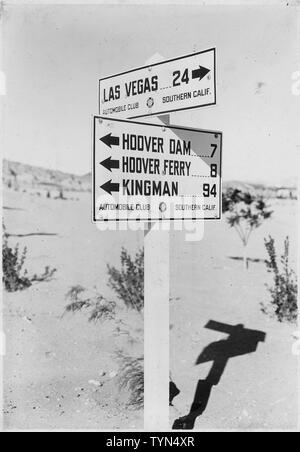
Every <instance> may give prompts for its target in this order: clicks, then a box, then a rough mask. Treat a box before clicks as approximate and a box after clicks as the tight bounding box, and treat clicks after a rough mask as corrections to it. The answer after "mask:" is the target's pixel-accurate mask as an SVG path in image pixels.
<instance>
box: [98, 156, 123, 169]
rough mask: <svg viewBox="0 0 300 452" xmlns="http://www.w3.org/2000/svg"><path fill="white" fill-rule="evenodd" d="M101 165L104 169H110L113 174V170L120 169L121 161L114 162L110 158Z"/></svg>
mask: <svg viewBox="0 0 300 452" xmlns="http://www.w3.org/2000/svg"><path fill="white" fill-rule="evenodd" d="M100 165H102V166H104V168H106V169H108V170H109V171H110V172H112V171H111V170H112V169H118V168H120V162H119V160H112V158H111V157H109V158H108V159H106V160H103V162H101V163H100Z"/></svg>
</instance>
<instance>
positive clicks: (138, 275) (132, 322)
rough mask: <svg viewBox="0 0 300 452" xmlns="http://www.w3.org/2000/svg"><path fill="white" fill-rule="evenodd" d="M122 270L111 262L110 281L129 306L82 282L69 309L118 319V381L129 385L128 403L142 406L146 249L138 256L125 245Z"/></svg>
mask: <svg viewBox="0 0 300 452" xmlns="http://www.w3.org/2000/svg"><path fill="white" fill-rule="evenodd" d="M120 260H121V270H118V269H116V268H115V267H111V266H108V267H107V268H108V276H109V282H108V285H109V287H110V288H111V289H113V291H114V292H115V293H116V295H117V298H118V299H119V300H121V301H122V303H124V305H125V307H126V308H129V309H125V310H124V309H123V306H122V305H121V306H118V309H117V304H116V303H115V302H113V301H108V300H107V299H105V298H104V297H103V296H102V295H99V294H98V293H97V292H94V293H92V294H88V292H87V290H85V289H84V288H83V287H82V286H80V285H78V286H74V287H72V288H71V289H70V291H69V292H68V293H67V295H66V298H67V299H68V300H69V301H70V303H69V304H68V305H67V306H66V312H73V313H74V312H78V311H81V310H83V309H86V310H87V311H88V315H89V321H103V320H114V324H113V329H112V332H111V335H112V339H113V342H114V344H115V354H116V358H117V360H118V362H119V365H120V372H119V376H118V384H119V386H120V388H121V389H122V388H123V389H124V388H125V389H127V390H128V392H129V394H130V396H129V401H128V406H131V407H132V408H135V409H139V408H141V407H142V406H143V404H144V357H143V326H144V321H143V308H144V252H143V250H141V251H139V252H138V253H137V254H136V255H135V256H134V257H131V256H130V254H129V253H128V252H127V251H126V250H125V249H122V252H121V259H120Z"/></svg>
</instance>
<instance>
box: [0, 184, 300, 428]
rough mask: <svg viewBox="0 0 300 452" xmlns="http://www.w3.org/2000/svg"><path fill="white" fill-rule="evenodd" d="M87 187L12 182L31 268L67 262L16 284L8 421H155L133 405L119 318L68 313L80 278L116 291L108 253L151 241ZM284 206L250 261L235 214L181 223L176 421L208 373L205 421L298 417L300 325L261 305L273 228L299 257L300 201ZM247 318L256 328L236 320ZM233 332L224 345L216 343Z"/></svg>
mask: <svg viewBox="0 0 300 452" xmlns="http://www.w3.org/2000/svg"><path fill="white" fill-rule="evenodd" d="M76 197H78V199H79V200H78V201H75V200H74V201H65V200H59V199H57V200H54V199H46V197H37V196H32V195H30V194H29V193H19V192H16V191H13V190H5V191H4V200H3V205H4V222H5V225H6V228H7V231H8V232H9V233H10V234H13V235H14V236H13V237H10V239H9V240H10V243H11V244H14V243H16V242H19V243H20V246H27V247H28V258H27V260H26V263H25V267H26V268H27V269H28V272H29V274H34V273H42V272H43V269H44V268H45V266H51V267H52V268H56V269H57V272H56V273H55V275H54V277H53V278H52V279H51V280H50V281H48V282H39V283H35V284H34V285H33V286H31V287H30V288H28V289H26V290H24V291H19V292H15V293H5V294H4V330H5V334H6V341H7V350H6V356H5V358H4V397H5V401H4V422H5V429H6V430H15V429H43V430H44V429H106V430H110V429H137V430H140V429H142V428H143V412H142V411H141V410H140V411H134V410H132V409H128V408H126V405H125V403H124V402H123V398H122V397H123V396H122V394H120V393H119V390H118V388H117V385H116V378H117V374H118V363H117V361H116V359H115V355H114V344H113V342H112V340H111V336H110V335H109V325H102V324H99V323H98V324H97V323H91V322H88V320H87V316H86V315H85V314H84V313H77V314H69V313H68V314H65V313H64V310H65V306H66V303H67V302H66V299H65V295H66V293H67V292H68V290H69V289H70V287H72V286H74V285H78V284H80V285H82V286H83V287H86V288H88V289H92V288H94V287H96V288H97V290H98V292H99V293H102V294H104V295H105V296H108V297H113V296H114V295H113V294H112V293H111V292H110V290H109V289H108V287H107V284H106V282H107V271H106V265H107V264H108V263H109V264H111V265H115V266H118V265H119V256H120V250H121V247H122V246H125V247H126V248H127V249H128V250H129V251H130V252H134V251H136V250H138V249H139V248H140V247H142V245H143V233H142V232H129V231H128V232H126V231H124V232H114V231H111V232H108V231H107V232H100V231H99V230H97V228H96V227H95V225H93V224H92V223H91V219H90V218H91V207H90V194H88V193H81V194H77V195H76ZM273 207H274V217H273V219H272V220H270V221H268V222H266V223H265V225H263V226H262V227H261V228H260V229H259V230H258V231H256V233H255V234H254V235H253V237H252V240H251V242H250V245H249V256H250V257H251V258H253V259H255V260H257V259H258V261H256V262H251V263H250V268H249V270H248V271H245V270H244V268H243V264H242V262H241V261H240V260H239V259H237V258H239V257H240V256H241V255H242V249H241V242H240V240H239V238H238V237H237V235H236V233H235V231H233V230H230V229H229V227H228V225H227V224H226V222H225V221H224V220H222V221H221V222H207V223H206V224H205V234H204V238H203V240H201V241H199V242H187V241H186V240H185V232H178V231H177V232H174V231H173V232H171V261H170V262H171V281H170V286H171V302H170V318H171V325H170V336H171V347H170V349H171V350H170V355H171V372H172V378H173V380H174V383H175V384H176V386H177V387H178V389H179V390H180V394H179V395H178V396H177V397H176V398H175V399H174V401H173V405H174V406H173V407H171V408H170V425H171V426H172V425H173V423H174V421H175V420H176V419H177V418H179V417H181V416H185V415H187V414H188V413H189V411H190V409H191V405H192V403H193V401H194V398H195V392H196V388H197V385H198V393H199V388H200V392H201V391H202V393H203V391H204V392H205V391H206V399H207V400H206V404H207V406H206V409H205V410H204V411H203V413H202V414H201V416H198V417H197V419H195V425H194V428H195V429H196V430H207V429H221V430H223V429H242V430H247V429H278V428H279V429H296V428H297V360H296V358H295V356H293V354H292V351H291V347H292V344H293V337H292V334H293V332H294V331H295V330H296V327H295V326H290V325H286V324H280V323H279V322H277V321H276V320H274V319H270V318H269V317H267V316H266V315H264V314H263V313H261V311H260V302H262V301H264V300H265V299H268V297H269V294H268V292H267V289H266V287H265V284H266V283H268V282H270V280H271V279H270V275H268V273H267V271H266V267H265V264H264V262H262V261H261V260H264V259H265V258H266V253H265V249H264V245H263V238H264V237H266V236H267V235H268V234H271V235H272V236H273V237H274V238H275V239H277V240H278V245H280V250H281V249H282V247H283V240H284V238H285V236H286V235H289V236H290V239H291V245H292V249H291V252H292V261H293V265H294V266H295V265H296V232H297V227H296V204H295V203H292V202H290V201H287V202H284V201H276V202H275V203H274V206H273ZM28 234H33V235H28ZM41 234H42V235H41ZM16 236H18V237H16ZM240 324H243V325H244V328H242V327H240V328H235V329H234V328H233V327H234V326H236V325H240ZM206 326H207V328H206ZM245 329H246V330H247V331H246V333H245ZM224 331H225V332H224ZM226 331H227V333H226ZM228 331H229V333H228ZM234 332H235V334H234ZM230 335H231V336H230ZM228 337H231V340H230V341H229V344H228V342H226V343H224V341H223V342H221V349H220V348H218V347H219V346H218V345H217V346H215V345H210V344H214V343H216V341H221V340H225V339H228ZM238 344H240V346H239V345H238ZM218 350H219V352H218ZM220 350H221V353H220ZM222 357H223V358H224V357H225V361H226V362H225V363H224V359H223V360H222V359H220V358H222ZM213 361H214V372H213V374H214V377H215V378H216V380H218V381H216V382H215V385H214V386H213V387H212V388H210V389H211V392H210V397H208V395H209V394H208V392H209V391H208V388H207V386H205V383H203V381H204V382H205V381H206V377H207V374H208V373H209V372H210V370H211V368H212V364H213ZM197 362H198V363H199V364H197ZM225 365H226V366H225ZM216 375H217V376H216ZM199 380H200V383H199ZM201 381H202V383H201ZM217 383H218V384H217ZM202 395H203V394H202Z"/></svg>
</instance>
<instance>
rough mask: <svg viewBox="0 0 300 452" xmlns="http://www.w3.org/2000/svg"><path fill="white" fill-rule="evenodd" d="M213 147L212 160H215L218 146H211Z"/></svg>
mask: <svg viewBox="0 0 300 452" xmlns="http://www.w3.org/2000/svg"><path fill="white" fill-rule="evenodd" d="M211 147H212V148H213V153H212V155H211V158H213V157H214V155H215V153H216V150H217V149H218V145H217V144H211Z"/></svg>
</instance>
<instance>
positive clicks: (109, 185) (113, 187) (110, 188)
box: [101, 180, 120, 195]
mask: <svg viewBox="0 0 300 452" xmlns="http://www.w3.org/2000/svg"><path fill="white" fill-rule="evenodd" d="M101 188H102V190H104V191H106V193H109V194H110V195H111V194H112V193H113V192H119V191H120V184H114V183H113V182H112V181H111V180H110V181H109V182H106V183H105V184H103V185H101Z"/></svg>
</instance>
